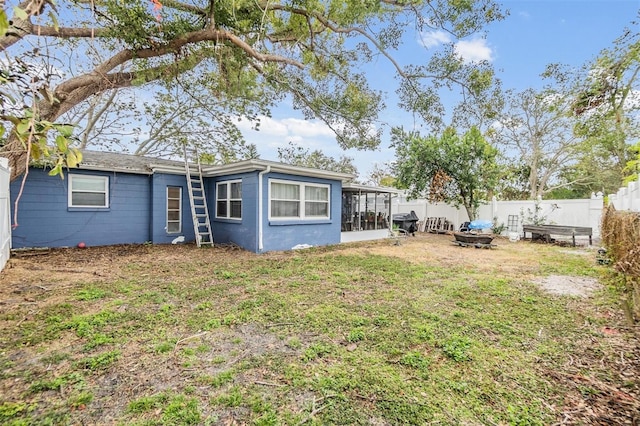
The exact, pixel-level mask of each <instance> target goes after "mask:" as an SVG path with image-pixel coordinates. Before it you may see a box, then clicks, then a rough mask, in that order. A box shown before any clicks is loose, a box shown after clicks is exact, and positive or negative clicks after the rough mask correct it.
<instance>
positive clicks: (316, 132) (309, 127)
mask: <svg viewBox="0 0 640 426" xmlns="http://www.w3.org/2000/svg"><path fill="white" fill-rule="evenodd" d="M281 123H282V124H283V125H284V126H286V128H287V130H288V132H289V134H290V135H298V136H301V137H310V138H315V137H322V136H330V137H335V133H334V132H333V131H332V130H331V129H330V128H329V126H327V125H326V124H325V123H324V122H322V121H318V120H302V119H299V118H285V119H283V120H282V121H281Z"/></svg>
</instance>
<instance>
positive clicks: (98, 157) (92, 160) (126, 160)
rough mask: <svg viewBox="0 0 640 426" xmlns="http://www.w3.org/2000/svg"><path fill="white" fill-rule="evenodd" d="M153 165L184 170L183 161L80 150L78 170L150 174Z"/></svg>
mask: <svg viewBox="0 0 640 426" xmlns="http://www.w3.org/2000/svg"><path fill="white" fill-rule="evenodd" d="M154 165H158V166H165V167H170V168H173V167H177V168H182V170H184V161H178V160H165V159H162V158H151V157H144V156H141V155H133V154H123V153H119V152H103V151H89V150H82V162H81V163H80V168H81V169H98V170H112V171H121V172H129V173H142V174H152V173H153V166H154Z"/></svg>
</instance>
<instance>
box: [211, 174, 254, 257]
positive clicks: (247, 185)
mask: <svg viewBox="0 0 640 426" xmlns="http://www.w3.org/2000/svg"><path fill="white" fill-rule="evenodd" d="M231 180H242V219H240V220H235V219H234V220H231V219H216V184H217V183H218V182H226V181H231ZM208 183H209V186H208V190H207V200H208V205H209V212H210V215H211V223H212V231H213V240H214V241H215V242H216V243H222V244H228V243H233V244H236V245H238V246H240V247H242V248H244V249H245V250H249V251H252V252H257V251H258V172H251V173H242V174H234V175H229V176H224V177H217V178H211V179H210V180H209V182H208ZM205 186H206V185H205Z"/></svg>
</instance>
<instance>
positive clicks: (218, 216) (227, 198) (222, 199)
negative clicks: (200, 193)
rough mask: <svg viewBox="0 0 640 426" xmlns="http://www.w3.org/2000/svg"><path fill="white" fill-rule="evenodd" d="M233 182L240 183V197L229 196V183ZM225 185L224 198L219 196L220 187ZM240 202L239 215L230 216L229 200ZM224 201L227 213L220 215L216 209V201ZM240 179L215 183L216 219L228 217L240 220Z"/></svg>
mask: <svg viewBox="0 0 640 426" xmlns="http://www.w3.org/2000/svg"><path fill="white" fill-rule="evenodd" d="M234 183H239V184H240V198H231V185H232V184H234ZM221 186H226V187H227V196H226V197H225V198H219V197H220V187H221ZM232 201H236V202H240V217H235V216H231V202H232ZM219 202H224V203H225V204H226V205H227V214H226V215H224V216H222V215H221V214H220V211H219V209H218V203H219ZM242 204H243V202H242V179H235V180H225V181H223V182H217V183H216V219H229V220H242Z"/></svg>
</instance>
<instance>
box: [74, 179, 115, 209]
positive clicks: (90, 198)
mask: <svg viewBox="0 0 640 426" xmlns="http://www.w3.org/2000/svg"><path fill="white" fill-rule="evenodd" d="M68 205H69V207H101V208H106V207H109V178H108V177H107V176H84V175H69V200H68Z"/></svg>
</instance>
